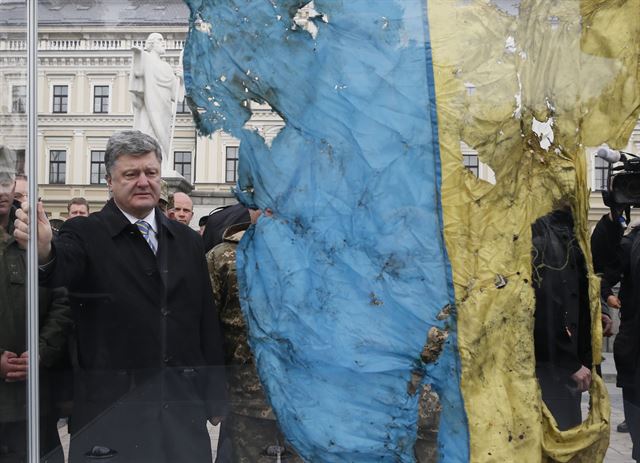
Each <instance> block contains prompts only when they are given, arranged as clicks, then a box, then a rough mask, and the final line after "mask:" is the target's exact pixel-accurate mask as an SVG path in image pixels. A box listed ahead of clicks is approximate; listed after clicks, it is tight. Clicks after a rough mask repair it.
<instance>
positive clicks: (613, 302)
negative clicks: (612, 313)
mask: <svg viewBox="0 0 640 463" xmlns="http://www.w3.org/2000/svg"><path fill="white" fill-rule="evenodd" d="M607 305H608V306H609V307H611V308H612V309H619V308H620V307H622V303H621V302H620V299H618V296H616V295H614V294H612V295H611V296H609V297H608V298H607Z"/></svg>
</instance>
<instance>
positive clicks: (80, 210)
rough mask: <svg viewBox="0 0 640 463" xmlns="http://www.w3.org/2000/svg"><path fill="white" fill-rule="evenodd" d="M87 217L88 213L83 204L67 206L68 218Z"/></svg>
mask: <svg viewBox="0 0 640 463" xmlns="http://www.w3.org/2000/svg"><path fill="white" fill-rule="evenodd" d="M79 215H80V216H82V217H87V216H88V215H89V211H88V210H87V206H85V205H84V204H72V205H71V206H69V218H71V217H78V216H79Z"/></svg>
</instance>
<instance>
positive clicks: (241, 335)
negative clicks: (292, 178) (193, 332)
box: [207, 209, 302, 463]
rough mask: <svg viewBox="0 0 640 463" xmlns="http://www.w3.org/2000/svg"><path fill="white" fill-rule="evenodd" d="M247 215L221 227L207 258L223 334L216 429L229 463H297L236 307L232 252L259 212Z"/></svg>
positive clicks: (236, 284) (233, 252)
mask: <svg viewBox="0 0 640 463" xmlns="http://www.w3.org/2000/svg"><path fill="white" fill-rule="evenodd" d="M248 214H249V216H250V218H251V222H247V223H241V224H236V225H232V226H230V227H229V228H227V230H226V231H225V232H224V235H223V242H222V243H220V244H218V245H217V246H216V247H214V248H213V249H212V250H211V251H209V252H208V253H207V264H208V267H209V276H210V278H211V285H212V287H213V298H214V300H215V303H216V305H217V306H218V308H219V314H220V323H221V325H222V329H223V333H224V349H225V364H226V365H227V372H228V384H229V399H230V407H231V409H230V414H229V416H228V418H227V420H226V421H225V423H224V424H223V427H222V430H221V435H220V440H221V446H222V448H223V449H224V451H225V452H227V457H228V458H229V459H230V461H233V462H235V463H250V462H262V461H264V462H265V463H266V462H268V461H273V462H276V461H282V462H301V461H302V460H300V458H299V457H298V456H297V455H296V454H295V453H294V451H293V449H291V447H290V446H289V445H287V444H285V439H284V436H283V435H282V433H281V432H280V429H279V427H278V423H277V422H276V419H275V416H274V414H273V411H272V410H271V407H270V406H269V403H268V401H267V399H266V397H265V393H264V391H263V389H262V385H261V383H260V378H259V376H258V372H257V370H256V365H255V361H254V359H253V355H252V353H251V348H250V346H249V339H248V338H249V333H248V328H247V322H246V320H245V318H244V316H243V314H242V310H241V308H240V295H239V293H238V278H237V274H236V247H237V246H238V243H239V242H240V239H242V236H243V235H244V233H245V231H246V230H247V229H248V228H249V226H250V225H252V224H255V223H256V221H257V220H258V217H259V216H260V211H259V210H252V209H250V210H248ZM229 455H230V456H229Z"/></svg>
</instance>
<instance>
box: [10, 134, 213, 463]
mask: <svg viewBox="0 0 640 463" xmlns="http://www.w3.org/2000/svg"><path fill="white" fill-rule="evenodd" d="M160 163H161V149H160V146H159V145H158V143H157V142H156V140H155V139H154V138H152V137H150V136H148V135H145V134H143V133H141V132H139V131H125V132H120V133H116V134H114V135H113V136H112V137H111V138H110V139H109V142H108V144H107V149H106V153H105V164H106V171H107V184H108V186H109V188H110V190H111V193H112V199H110V200H109V201H108V202H107V204H106V205H105V206H104V208H103V209H102V210H101V211H99V212H97V213H94V214H92V215H91V216H89V217H78V218H76V219H74V220H70V221H68V222H65V225H64V226H63V227H62V229H61V230H60V233H59V236H58V237H57V238H56V239H55V240H54V241H53V242H52V240H51V229H50V227H49V225H48V221H47V219H46V216H45V215H44V212H43V210H42V208H41V207H39V210H38V222H39V224H38V230H39V234H38V253H39V260H40V263H41V265H42V267H41V278H42V281H44V282H45V283H46V284H48V285H53V286H62V285H65V286H67V287H68V288H69V292H70V297H71V305H72V309H73V312H74V318H75V322H76V336H75V338H76V341H77V358H76V359H75V362H74V363H75V372H74V373H75V375H74V376H75V388H74V409H73V414H72V417H71V422H70V426H71V432H72V436H73V438H72V443H71V458H70V461H71V462H74V461H82V462H84V461H85V457H86V456H88V457H90V458H96V457H106V458H108V457H110V456H111V457H114V458H115V457H116V455H117V458H118V461H131V462H133V461H136V462H176V461H188V462H205V461H211V451H210V440H209V435H208V433H207V430H206V421H207V419H209V420H211V421H213V422H214V423H215V422H217V421H218V420H219V418H218V417H219V416H220V415H221V414H222V411H221V410H222V405H221V403H220V402H221V400H220V399H221V397H222V391H223V383H222V381H221V380H222V374H221V372H219V371H218V370H222V368H223V367H222V364H223V358H222V353H221V346H220V333H219V327H218V324H217V313H216V308H215V306H214V303H213V300H212V298H211V286H210V283H209V278H208V273H207V266H206V262H205V259H204V250H203V247H202V240H201V239H200V237H199V236H198V234H197V233H196V232H195V231H193V230H191V229H189V228H188V227H186V226H184V225H182V224H180V223H177V222H175V221H171V220H169V219H167V218H166V217H165V216H164V214H162V213H161V212H160V210H159V209H157V207H156V206H157V204H158V198H159V195H160ZM27 223H28V218H27V214H26V213H25V212H24V211H20V212H19V220H17V221H16V226H17V231H16V232H15V236H16V239H18V240H22V241H24V240H25V239H26V237H27V234H26V230H27V228H26V227H27ZM218 366H219V367H220V368H217V367H218Z"/></svg>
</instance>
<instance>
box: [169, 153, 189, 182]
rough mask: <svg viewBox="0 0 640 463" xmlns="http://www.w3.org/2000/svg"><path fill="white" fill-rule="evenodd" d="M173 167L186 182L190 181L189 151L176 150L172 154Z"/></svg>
mask: <svg viewBox="0 0 640 463" xmlns="http://www.w3.org/2000/svg"><path fill="white" fill-rule="evenodd" d="M173 159H174V161H173V168H174V169H175V170H176V172H178V173H179V174H180V175H182V176H183V177H184V178H185V180H186V181H187V182H191V152H190V151H176V152H175V153H174V154H173Z"/></svg>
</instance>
